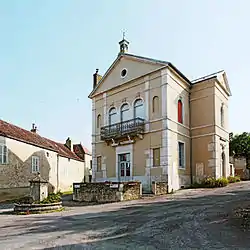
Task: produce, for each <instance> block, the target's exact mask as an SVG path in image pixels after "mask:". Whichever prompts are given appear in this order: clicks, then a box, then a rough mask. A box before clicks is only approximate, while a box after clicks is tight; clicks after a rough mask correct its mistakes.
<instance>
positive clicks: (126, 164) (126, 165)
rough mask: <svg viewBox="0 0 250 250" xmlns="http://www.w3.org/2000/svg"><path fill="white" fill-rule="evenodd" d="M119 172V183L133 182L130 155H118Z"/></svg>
mask: <svg viewBox="0 0 250 250" xmlns="http://www.w3.org/2000/svg"><path fill="white" fill-rule="evenodd" d="M118 171H119V176H118V178H119V181H122V182H124V181H130V180H131V175H132V173H131V166H130V153H126V154H119V155H118Z"/></svg>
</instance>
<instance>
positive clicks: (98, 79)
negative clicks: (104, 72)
mask: <svg viewBox="0 0 250 250" xmlns="http://www.w3.org/2000/svg"><path fill="white" fill-rule="evenodd" d="M98 71H99V69H96V72H95V74H93V89H94V88H95V87H96V85H97V84H98V82H99V81H100V80H101V78H102V76H101V75H99V74H98Z"/></svg>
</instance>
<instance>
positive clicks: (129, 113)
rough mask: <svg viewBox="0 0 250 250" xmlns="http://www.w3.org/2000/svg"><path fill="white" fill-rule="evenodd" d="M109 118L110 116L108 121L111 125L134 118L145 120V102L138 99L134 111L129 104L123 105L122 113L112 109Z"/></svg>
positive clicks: (133, 107)
mask: <svg viewBox="0 0 250 250" xmlns="http://www.w3.org/2000/svg"><path fill="white" fill-rule="evenodd" d="M119 113H120V114H119ZM108 116H109V119H108V123H109V125H111V124H115V123H118V122H124V121H128V120H131V119H134V118H141V119H144V117H145V110H144V103H143V100H142V99H141V98H140V99H136V100H135V102H134V104H133V106H132V110H131V107H130V105H129V104H128V103H123V104H122V106H121V108H120V112H117V109H116V108H115V107H112V108H110V110H109V113H108Z"/></svg>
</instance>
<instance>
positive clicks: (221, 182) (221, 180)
mask: <svg viewBox="0 0 250 250" xmlns="http://www.w3.org/2000/svg"><path fill="white" fill-rule="evenodd" d="M227 185H228V179H227V178H225V177H221V178H219V179H216V180H215V187H225V186H227Z"/></svg>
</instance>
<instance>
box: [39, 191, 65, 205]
mask: <svg viewBox="0 0 250 250" xmlns="http://www.w3.org/2000/svg"><path fill="white" fill-rule="evenodd" d="M61 196H62V193H61V192H58V193H56V194H55V193H50V194H49V195H48V197H47V198H45V199H43V200H42V201H41V204H49V203H56V202H60V201H61V200H62V199H61Z"/></svg>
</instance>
